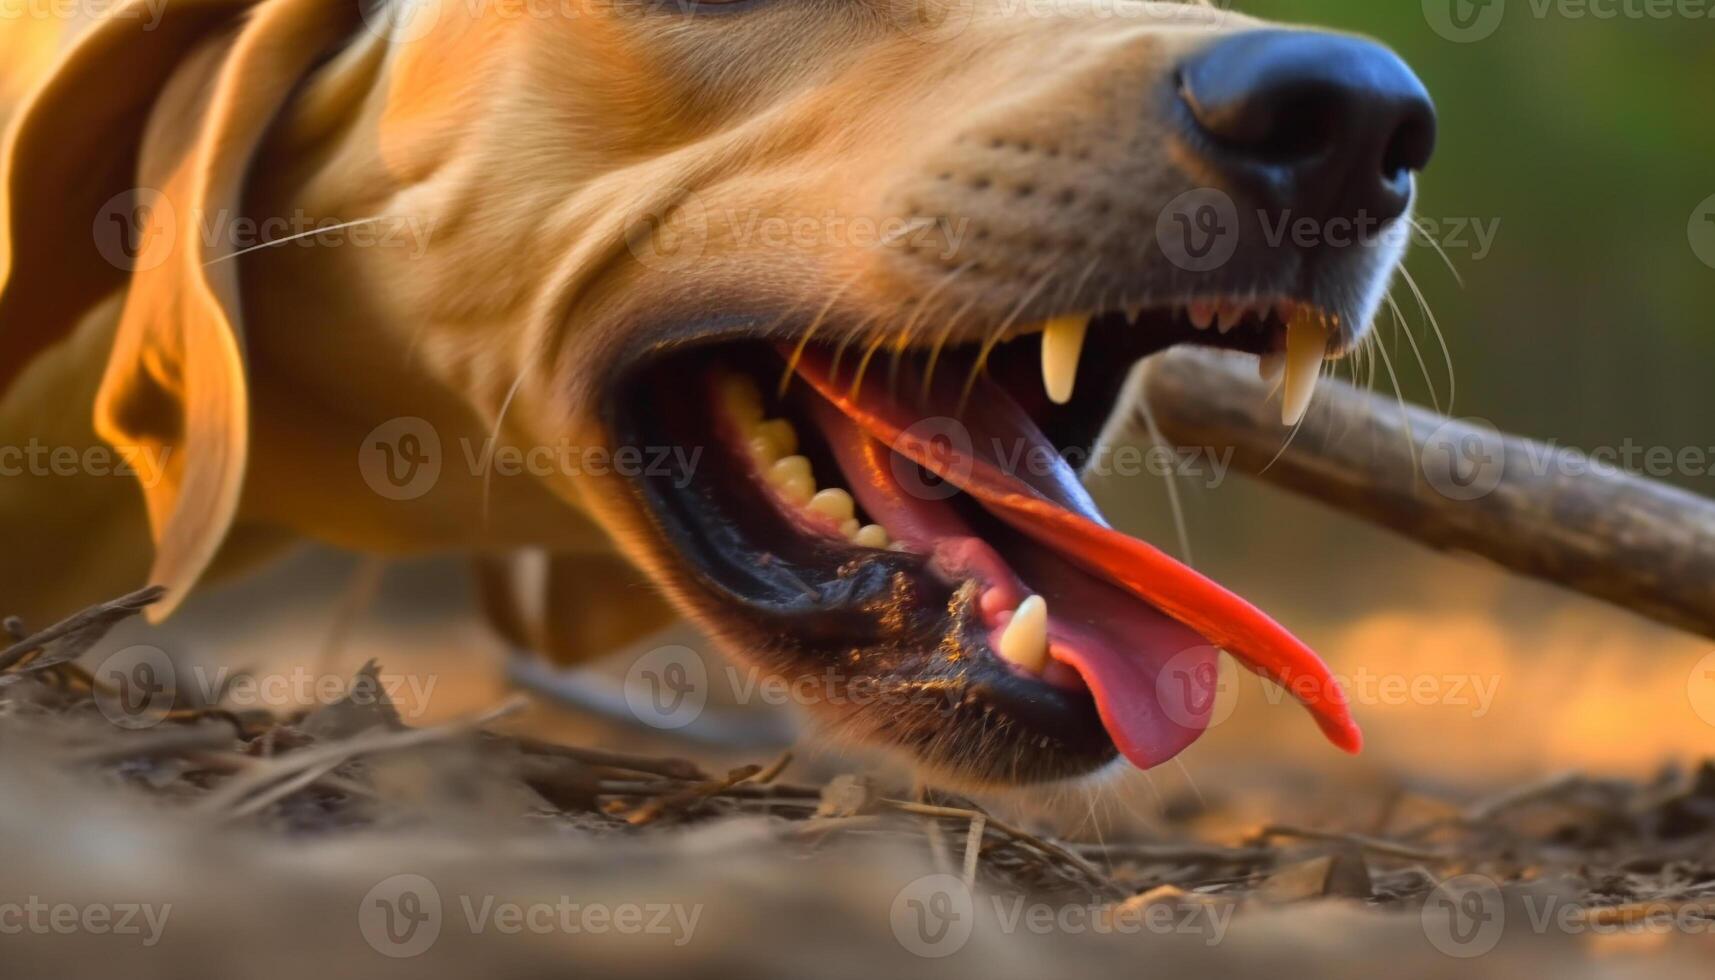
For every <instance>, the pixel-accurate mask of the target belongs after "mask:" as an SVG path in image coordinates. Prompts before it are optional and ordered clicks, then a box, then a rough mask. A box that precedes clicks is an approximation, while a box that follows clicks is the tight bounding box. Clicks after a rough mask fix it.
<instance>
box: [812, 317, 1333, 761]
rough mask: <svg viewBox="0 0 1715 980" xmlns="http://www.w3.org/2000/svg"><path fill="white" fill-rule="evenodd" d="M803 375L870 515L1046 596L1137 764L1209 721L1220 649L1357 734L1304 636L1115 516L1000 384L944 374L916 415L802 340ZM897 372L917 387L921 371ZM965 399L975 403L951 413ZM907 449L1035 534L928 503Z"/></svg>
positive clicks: (1065, 652)
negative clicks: (1020, 539) (991, 539)
mask: <svg viewBox="0 0 1715 980" xmlns="http://www.w3.org/2000/svg"><path fill="white" fill-rule="evenodd" d="M797 372H798V375H799V376H800V377H802V378H804V379H805V380H806V381H808V382H809V383H810V385H811V386H812V387H813V388H815V390H816V391H817V392H818V393H819V394H820V395H821V396H822V400H825V402H826V404H825V405H823V406H821V407H820V409H819V414H821V415H822V416H824V417H823V418H822V419H820V420H819V421H821V422H822V423H823V426H824V430H825V431H827V432H828V433H829V439H830V443H831V444H832V445H833V448H834V450H835V452H836V453H838V454H839V455H840V456H841V466H842V468H843V469H844V470H845V471H846V475H847V478H848V479H850V480H851V481H852V482H853V483H854V486H853V488H852V489H853V492H854V493H855V494H857V496H858V499H859V501H860V503H862V504H863V505H864V508H865V509H866V510H867V511H869V512H870V513H871V514H872V515H874V516H877V517H878V518H879V519H880V520H881V521H882V523H883V524H885V525H887V526H888V528H889V529H890V530H898V528H896V522H897V524H898V527H899V528H913V527H917V528H921V529H922V530H921V531H920V532H910V531H907V532H905V533H904V534H903V535H902V539H903V540H906V541H907V542H908V543H910V544H912V545H913V546H915V547H924V546H925V545H926V544H927V545H930V546H932V547H933V549H934V551H935V553H936V555H937V556H938V557H939V556H940V554H941V552H942V551H943V550H947V551H949V553H956V554H959V555H964V556H970V555H975V556H976V557H975V559H974V560H971V561H970V565H971V567H973V568H974V569H975V570H976V571H977V573H978V575H979V577H982V578H983V579H984V581H985V582H987V583H988V584H991V585H1004V586H1012V587H1018V588H1019V589H1021V594H1019V595H1018V596H1017V598H1018V599H1022V598H1023V596H1024V595H1025V594H1028V592H1030V591H1035V592H1037V593H1039V594H1041V595H1042V596H1043V597H1044V598H1045V599H1047V600H1048V608H1049V613H1050V623H1049V638H1050V647H1049V649H1050V653H1051V655H1052V656H1053V657H1054V658H1055V659H1056V660H1060V661H1062V662H1065V663H1068V664H1070V665H1071V666H1072V667H1074V668H1075V669H1076V670H1077V671H1078V673H1079V674H1080V676H1082V678H1083V679H1084V682H1085V683H1086V684H1087V685H1088V686H1089V688H1090V690H1091V692H1092V694H1093V695H1094V697H1095V699H1096V704H1097V708H1098V710H1099V711H1100V713H1101V715H1102V720H1103V723H1104V724H1105V725H1106V726H1107V729H1108V732H1109V734H1110V735H1111V736H1112V737H1113V739H1114V742H1115V744H1116V745H1118V746H1119V748H1120V749H1121V751H1122V752H1124V753H1125V755H1126V757H1127V758H1129V759H1131V761H1132V762H1134V763H1135V764H1137V765H1139V766H1140V767H1145V768H1147V767H1149V766H1153V765H1157V764H1159V763H1161V762H1163V761H1165V760H1166V759H1168V758H1171V757H1172V756H1173V755H1174V754H1175V753H1177V752H1178V751H1180V750H1181V749H1183V748H1184V747H1185V746H1186V745H1188V744H1190V742H1191V741H1192V740H1194V739H1195V738H1196V737H1197V735H1198V734H1199V733H1200V732H1201V731H1202V730H1203V729H1204V727H1205V726H1206V725H1207V722H1208V716H1209V711H1210V709H1211V707H1212V703H1213V695H1214V691H1215V677H1216V670H1215V666H1216V655H1215V650H1214V647H1221V648H1224V649H1226V650H1228V651H1229V652H1230V653H1232V654H1233V655H1234V656H1235V657H1236V658H1238V660H1239V661H1240V662H1241V663H1243V664H1244V665H1245V666H1246V667H1248V668H1250V669H1251V670H1253V671H1256V672H1257V673H1260V674H1262V675H1264V676H1266V677H1269V678H1271V679H1273V680H1275V681H1276V682H1277V683H1280V684H1282V685H1283V686H1285V687H1286V689H1287V691H1288V692H1289V693H1291V694H1292V695H1293V696H1294V697H1296V698H1297V699H1298V700H1299V701H1300V702H1301V703H1303V704H1304V706H1305V707H1307V708H1308V709H1310V711H1311V714H1312V716H1313V717H1314V718H1315V719H1316V722H1317V724H1318V725H1319V726H1320V727H1321V729H1322V731H1323V733H1324V734H1325V735H1326V736H1327V737H1328V738H1329V740H1330V741H1332V742H1333V743H1334V744H1335V745H1337V746H1339V747H1341V748H1343V749H1345V750H1347V751H1350V752H1356V751H1357V750H1358V748H1359V747H1360V746H1361V744H1362V736H1361V734H1360V733H1359V732H1358V729H1357V726H1356V724H1355V723H1354V722H1353V721H1352V719H1351V716H1350V714H1349V712H1348V711H1347V708H1346V697H1345V692H1344V691H1343V690H1342V689H1341V688H1340V686H1339V685H1338V683H1337V682H1336V681H1335V680H1334V679H1333V677H1332V675H1331V674H1330V673H1329V672H1328V669H1327V666H1326V665H1325V664H1323V663H1322V661H1321V660H1320V659H1319V658H1317V657H1316V655H1315V654H1314V653H1312V652H1311V651H1310V650H1309V648H1308V647H1306V646H1304V644H1303V643H1302V642H1300V641H1299V640H1298V639H1297V638H1296V637H1293V636H1292V635H1291V634H1290V633H1288V632H1287V631H1286V630H1285V629H1283V628H1282V627H1281V626H1280V625H1279V624H1277V623H1275V622H1274V621H1273V620H1271V619H1269V618H1268V617H1267V616H1265V615H1263V614H1262V613H1261V612H1260V611H1258V610H1257V609H1256V608H1255V607H1254V606H1251V605H1250V604H1249V603H1247V602H1245V601H1244V600H1243V599H1241V598H1239V597H1238V596H1236V595H1234V594H1232V593H1231V592H1228V591H1226V590H1225V589H1223V588H1221V587H1220V586H1219V585H1216V584H1215V583H1214V582H1211V581H1210V580H1208V579H1206V578H1204V577H1203V576H1202V575H1199V574H1198V573H1197V572H1195V571H1193V570H1191V569H1190V568H1187V567H1185V566H1184V565H1182V564H1180V563H1179V562H1176V561H1174V560H1173V559H1171V558H1169V557H1167V556H1166V555H1164V554H1162V553H1161V552H1160V551H1158V550H1156V549H1155V548H1153V547H1151V546H1150V545H1148V544H1146V543H1144V542H1142V541H1139V540H1137V539H1135V538H1131V537H1128V536H1126V535H1123V534H1120V533H1119V532H1117V531H1114V530H1112V529H1111V528H1109V527H1108V526H1107V524H1106V522H1105V521H1104V520H1103V519H1102V517H1101V514H1100V513H1099V512H1098V511H1097V510H1096V507H1095V505H1094V503H1093V502H1092V501H1091V500H1090V498H1089V496H1088V494H1087V493H1085V491H1084V489H1083V486H1082V484H1081V483H1080V482H1079V481H1078V479H1077V475H1076V474H1075V473H1073V471H1072V470H1071V468H1070V467H1069V466H1068V465H1066V463H1065V461H1064V460H1063V459H1062V458H1061V457H1060V455H1059V454H1058V453H1057V452H1056V451H1055V450H1054V448H1053V446H1052V444H1051V443H1049V442H1048V440H1047V438H1046V437H1045V436H1043V435H1042V433H1041V431H1040V430H1038V429H1037V428H1036V426H1035V424H1034V423H1033V422H1032V421H1031V420H1030V419H1029V417H1028V416H1026V415H1025V413H1024V412H1023V410H1022V409H1020V408H1019V407H1018V406H1017V404H1016V403H1015V402H1013V400H1012V399H1011V398H1010V397H1009V396H1008V395H1007V394H1006V393H1005V392H1004V391H1002V390H1000V389H999V388H998V387H997V386H994V385H992V384H989V383H987V382H985V381H981V380H979V382H978V384H977V385H976V386H975V387H974V388H973V389H972V391H971V392H970V396H969V398H968V400H967V399H963V398H962V397H961V396H962V394H963V393H962V392H961V391H960V390H959V388H960V386H961V383H962V381H963V379H962V378H959V377H953V378H952V380H951V382H950V383H949V382H948V381H947V380H946V379H945V378H943V379H937V381H938V382H939V383H938V384H937V386H936V387H935V389H934V390H932V391H929V392H927V393H926V395H925V397H924V400H922V401H921V402H919V404H920V405H921V406H923V409H922V410H921V411H919V412H917V413H913V412H910V411H908V410H907V409H906V408H905V407H904V402H903V401H902V400H901V399H896V398H892V397H889V396H888V394H887V393H886V391H884V390H883V389H884V388H885V387H887V384H886V383H885V382H877V381H871V382H870V383H869V384H868V385H867V386H866V387H865V388H864V389H863V390H861V391H858V392H853V391H851V390H850V384H849V382H844V381H841V382H839V383H836V381H835V378H834V372H833V369H832V366H831V365H830V363H829V360H828V358H827V356H826V354H824V353H823V352H820V351H817V350H814V349H811V350H806V351H804V352H803V354H802V357H801V359H800V360H799V362H798V364H797ZM878 373H879V372H878ZM903 373H904V374H909V373H910V371H909V370H907V371H905V372H903ZM960 373H962V372H960ZM947 374H948V375H949V376H951V375H952V372H947ZM898 382H899V390H901V391H903V392H909V393H910V395H916V394H917V392H918V390H919V387H918V379H916V378H900V379H898ZM908 397H909V396H908ZM961 401H968V404H969V405H970V406H971V409H970V410H969V411H962V412H961V411H959V410H958V408H959V404H960V402H961ZM937 413H939V414H937ZM955 416H957V421H955V420H954V417H955ZM900 457H903V458H904V459H908V460H910V461H912V462H914V463H916V464H918V465H920V466H922V467H923V468H925V469H927V470H929V471H931V472H933V473H935V474H936V475H937V476H939V477H941V478H942V479H944V480H946V481H947V482H948V483H951V484H953V485H955V486H957V487H958V488H959V489H960V490H963V491H965V492H966V493H968V494H970V495H971V496H972V497H974V498H975V499H976V500H977V501H978V502H979V503H981V504H982V506H983V508H984V509H985V510H987V511H988V512H989V513H990V514H992V515H994V516H995V517H997V518H999V519H1000V520H1002V521H1004V522H1005V523H1007V524H1009V525H1011V527H1013V528H1014V529H1015V530H1016V531H1018V532H1021V533H1022V534H1023V535H1024V536H1025V537H1027V538H1029V539H1031V540H1032V541H1034V542H1035V546H1034V547H1032V546H1029V545H1028V544H1026V545H1025V546H1020V547H1014V546H1011V545H1009V546H1008V550H1007V558H1006V559H1004V560H1003V559H1000V558H999V556H998V553H996V552H995V551H994V549H993V548H992V547H991V546H990V545H988V544H987V543H986V542H982V541H980V539H976V538H975V536H974V535H972V534H971V533H970V530H969V529H968V528H967V527H965V525H964V522H963V521H962V520H961V519H960V518H959V516H958V514H957V512H956V511H954V510H953V509H952V508H951V507H949V506H947V505H946V504H945V503H943V502H942V501H941V500H936V499H930V497H932V496H934V494H933V488H926V487H925V485H923V484H922V483H921V481H920V480H914V478H913V477H912V472H914V471H913V470H912V468H910V467H908V466H902V465H901V460H900ZM902 483H903V484H904V485H903V486H902V485H901V484H902ZM944 496H945V493H944V492H943V494H942V497H943V499H944ZM911 533H921V534H922V535H923V537H922V538H920V539H918V540H913V539H912V538H911V537H910V534H911ZM948 542H957V543H958V545H957V548H953V547H951V546H950V545H949V543H948ZM972 542H975V543H974V544H972ZM997 563H998V564H999V565H1000V566H1001V567H1002V568H1008V566H1010V568H1009V569H1008V572H1009V573H1008V574H1005V575H1004V576H1003V577H1002V579H1000V580H996V579H994V578H990V577H989V576H990V575H992V574H994V572H993V566H994V565H995V564H997ZM938 564H942V565H943V566H944V565H945V563H941V562H938ZM1010 572H1017V573H1018V574H1019V575H1022V576H1023V577H1024V580H1025V581H1027V582H1029V583H1030V588H1029V589H1023V587H1022V586H1021V585H1020V584H1019V583H1018V579H1017V577H1016V576H1014V575H1012V574H1010ZM1008 599H1009V601H1011V597H1010V596H1008ZM1139 600H1142V601H1139Z"/></svg>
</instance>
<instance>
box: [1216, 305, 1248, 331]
mask: <svg viewBox="0 0 1715 980" xmlns="http://www.w3.org/2000/svg"><path fill="white" fill-rule="evenodd" d="M1244 318H1245V308H1244V305H1243V304H1241V303H1234V302H1231V301H1230V300H1222V301H1221V303H1220V305H1219V306H1217V307H1216V308H1215V326H1216V327H1218V328H1219V329H1220V331H1221V332H1222V333H1226V332H1227V331H1228V330H1231V329H1233V328H1234V327H1236V326H1238V325H1239V321H1240V320H1243V319H1244Z"/></svg>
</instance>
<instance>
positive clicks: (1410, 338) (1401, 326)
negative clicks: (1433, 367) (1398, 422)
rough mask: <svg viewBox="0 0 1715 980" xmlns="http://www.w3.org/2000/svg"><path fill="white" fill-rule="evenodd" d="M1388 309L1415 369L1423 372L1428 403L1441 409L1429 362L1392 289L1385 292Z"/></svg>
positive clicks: (1436, 409) (1436, 408)
mask: <svg viewBox="0 0 1715 980" xmlns="http://www.w3.org/2000/svg"><path fill="white" fill-rule="evenodd" d="M1385 297H1386V300H1387V306H1388V310H1389V311H1390V312H1391V313H1392V314H1393V322H1394V325H1395V326H1396V327H1397V328H1398V330H1399V332H1400V333H1403V334H1405V342H1406V343H1407V344H1409V345H1411V356H1412V357H1413V358H1415V359H1416V360H1417V370H1418V371H1420V372H1422V374H1423V383H1424V384H1425V385H1427V386H1428V388H1429V403H1430V404H1431V405H1433V406H1435V411H1436V412H1437V413H1439V412H1440V411H1441V399H1440V398H1439V397H1437V396H1436V394H1435V379H1434V378H1431V377H1430V376H1429V362H1427V361H1425V360H1424V359H1423V351H1422V350H1421V349H1420V348H1419V347H1418V346H1417V337H1416V336H1414V335H1413V334H1412V332H1411V326H1410V324H1408V323H1406V322H1405V314H1404V313H1401V312H1400V310H1399V304H1398V303H1395V302H1394V300H1393V291H1392V290H1389V291H1388V292H1387V293H1386V294H1385Z"/></svg>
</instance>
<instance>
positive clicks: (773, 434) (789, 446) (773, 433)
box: [750, 419, 798, 459]
mask: <svg viewBox="0 0 1715 980" xmlns="http://www.w3.org/2000/svg"><path fill="white" fill-rule="evenodd" d="M750 434H751V437H752V438H753V439H755V438H763V439H767V440H768V441H769V442H771V443H773V444H774V449H775V452H774V458H775V459H779V458H780V457H782V456H790V455H792V454H793V453H795V452H797V451H798V430H797V429H794V428H792V423H790V422H788V421H786V420H785V419H769V420H767V421H766V422H759V423H757V425H756V428H754V429H751V430H750Z"/></svg>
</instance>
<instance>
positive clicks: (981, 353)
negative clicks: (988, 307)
mask: <svg viewBox="0 0 1715 980" xmlns="http://www.w3.org/2000/svg"><path fill="white" fill-rule="evenodd" d="M1053 275H1054V268H1053V266H1049V267H1048V268H1047V269H1044V270H1043V271H1042V277H1041V278H1040V279H1037V280H1036V285H1034V286H1032V287H1030V291H1029V292H1027V293H1025V294H1024V296H1023V297H1022V298H1020V299H1019V301H1018V303H1017V305H1015V306H1014V307H1013V308H1012V313H1011V314H1009V315H1008V316H1007V318H1006V319H1005V320H1003V321H1002V322H1001V324H1000V326H998V327H996V328H994V330H992V331H990V333H989V335H988V336H987V337H986V338H984V339H983V345H982V348H981V349H980V350H978V351H977V359H976V361H975V362H973V363H972V364H971V370H970V372H969V373H968V374H966V376H965V387H964V390H962V391H960V392H959V408H958V413H959V414H960V415H963V414H965V403H966V402H968V401H970V398H971V389H973V388H974V387H976V383H977V377H978V376H979V375H981V374H982V371H983V368H984V367H985V366H986V365H987V364H988V357H989V353H990V352H991V351H993V350H994V348H995V345H996V344H999V343H1000V341H1001V338H1002V337H1004V336H1006V332H1007V331H1008V330H1011V329H1012V325H1013V323H1015V322H1016V321H1017V320H1018V318H1019V317H1020V316H1022V315H1024V309H1025V307H1027V306H1029V305H1030V303H1031V301H1033V300H1034V299H1036V295H1037V294H1038V293H1040V292H1042V290H1043V288H1044V287H1046V286H1047V285H1048V280H1049V279H1050V278H1052V277H1053Z"/></svg>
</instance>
